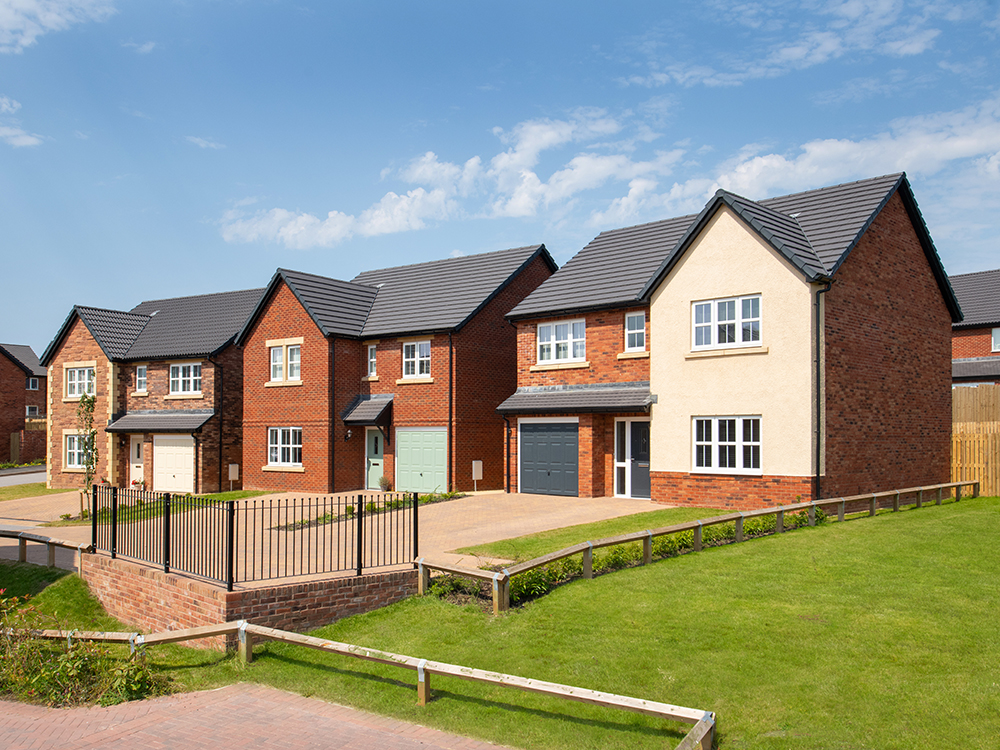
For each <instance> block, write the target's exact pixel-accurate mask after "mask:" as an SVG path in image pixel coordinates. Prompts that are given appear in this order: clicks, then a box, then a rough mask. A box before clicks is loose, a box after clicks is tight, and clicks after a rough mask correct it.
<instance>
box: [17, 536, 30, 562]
mask: <svg viewBox="0 0 1000 750" xmlns="http://www.w3.org/2000/svg"><path fill="white" fill-rule="evenodd" d="M17 561H18V562H28V540H27V539H18V540H17Z"/></svg>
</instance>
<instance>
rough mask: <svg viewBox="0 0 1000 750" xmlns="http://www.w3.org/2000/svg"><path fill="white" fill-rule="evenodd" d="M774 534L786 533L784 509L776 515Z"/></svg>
mask: <svg viewBox="0 0 1000 750" xmlns="http://www.w3.org/2000/svg"><path fill="white" fill-rule="evenodd" d="M774 533H775V534H784V533H785V510H784V509H783V508H782V509H780V510H778V512H777V513H775V514H774Z"/></svg>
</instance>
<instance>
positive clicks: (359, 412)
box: [340, 393, 393, 425]
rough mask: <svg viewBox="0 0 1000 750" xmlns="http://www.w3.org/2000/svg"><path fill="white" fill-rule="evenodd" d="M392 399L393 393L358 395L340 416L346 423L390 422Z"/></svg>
mask: <svg viewBox="0 0 1000 750" xmlns="http://www.w3.org/2000/svg"><path fill="white" fill-rule="evenodd" d="M392 399H393V394H391V393H377V394H373V395H371V396H356V397H355V399H354V400H353V401H352V402H351V403H350V405H349V406H348V407H347V408H346V409H344V411H343V413H341V415H340V418H341V419H342V420H343V421H344V423H345V424H357V425H376V424H388V423H389V421H390V419H391V415H392Z"/></svg>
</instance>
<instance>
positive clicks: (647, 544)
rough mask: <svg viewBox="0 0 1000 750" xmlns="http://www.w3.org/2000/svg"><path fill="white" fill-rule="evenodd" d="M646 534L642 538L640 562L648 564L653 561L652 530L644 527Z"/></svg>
mask: <svg viewBox="0 0 1000 750" xmlns="http://www.w3.org/2000/svg"><path fill="white" fill-rule="evenodd" d="M646 534H648V536H647V537H646V538H645V539H643V540H642V564H643V565H649V564H650V563H651V562H653V532H652V531H650V530H649V529H646Z"/></svg>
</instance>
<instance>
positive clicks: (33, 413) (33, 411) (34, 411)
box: [24, 404, 38, 417]
mask: <svg viewBox="0 0 1000 750" xmlns="http://www.w3.org/2000/svg"><path fill="white" fill-rule="evenodd" d="M24 416H26V417H37V416H38V407H37V406H32V405H31V404H28V405H27V406H25V407H24Z"/></svg>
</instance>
